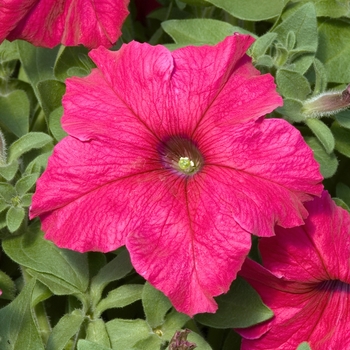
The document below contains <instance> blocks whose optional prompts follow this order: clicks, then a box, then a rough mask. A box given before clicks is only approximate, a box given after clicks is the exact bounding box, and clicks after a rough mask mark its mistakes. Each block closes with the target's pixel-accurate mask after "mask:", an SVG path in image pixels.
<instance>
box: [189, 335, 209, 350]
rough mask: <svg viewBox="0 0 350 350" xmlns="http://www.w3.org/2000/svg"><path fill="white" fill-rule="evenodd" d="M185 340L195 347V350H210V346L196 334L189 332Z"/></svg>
mask: <svg viewBox="0 0 350 350" xmlns="http://www.w3.org/2000/svg"><path fill="white" fill-rule="evenodd" d="M187 340H188V341H189V342H191V343H195V344H196V345H197V347H196V350H212V348H211V347H210V345H209V344H208V343H207V342H206V341H205V340H204V339H203V338H202V337H201V336H200V335H199V334H197V333H195V332H191V333H190V334H189V335H188V337H187Z"/></svg>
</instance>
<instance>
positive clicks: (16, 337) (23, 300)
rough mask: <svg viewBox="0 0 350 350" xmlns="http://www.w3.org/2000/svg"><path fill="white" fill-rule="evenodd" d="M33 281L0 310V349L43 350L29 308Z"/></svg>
mask: <svg viewBox="0 0 350 350" xmlns="http://www.w3.org/2000/svg"><path fill="white" fill-rule="evenodd" d="M34 285H35V279H33V280H32V281H31V282H29V283H28V284H26V285H25V287H24V288H23V290H22V291H21V293H20V294H19V295H18V296H17V298H16V299H15V300H14V301H12V302H11V303H10V304H9V305H7V306H5V307H4V308H2V309H1V310H0V320H1V327H0V349H1V350H14V349H35V350H44V346H43V344H42V342H41V338H40V336H39V333H38V330H37V328H36V326H35V323H34V319H33V315H32V311H31V308H30V305H31V299H32V293H33V288H34Z"/></svg>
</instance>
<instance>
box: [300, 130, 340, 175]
mask: <svg viewBox="0 0 350 350" xmlns="http://www.w3.org/2000/svg"><path fill="white" fill-rule="evenodd" d="M332 131H333V130H332ZM333 134H334V132H333ZM305 141H306V142H307V144H308V145H309V146H310V147H311V148H312V150H313V152H314V157H315V159H316V160H317V162H318V163H319V164H320V171H321V174H322V176H323V177H324V178H326V179H327V178H329V177H332V176H333V175H334V174H335V172H336V171H337V168H338V160H337V157H336V156H335V154H334V153H331V154H328V153H327V152H326V150H325V149H324V147H323V146H322V144H321V143H320V141H318V139H317V138H316V137H312V136H311V137H305Z"/></svg>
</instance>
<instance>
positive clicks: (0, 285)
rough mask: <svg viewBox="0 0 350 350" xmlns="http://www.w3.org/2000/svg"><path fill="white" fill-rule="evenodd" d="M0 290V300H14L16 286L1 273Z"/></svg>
mask: <svg viewBox="0 0 350 350" xmlns="http://www.w3.org/2000/svg"><path fill="white" fill-rule="evenodd" d="M0 290H1V291H2V294H1V296H0V298H1V299H8V300H13V299H14V298H15V293H16V285H15V283H14V282H13V281H12V279H11V278H10V277H9V276H7V275H6V273H5V272H3V271H0Z"/></svg>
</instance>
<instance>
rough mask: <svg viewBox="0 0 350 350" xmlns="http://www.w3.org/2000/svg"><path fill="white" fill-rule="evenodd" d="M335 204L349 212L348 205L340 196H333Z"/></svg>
mask: <svg viewBox="0 0 350 350" xmlns="http://www.w3.org/2000/svg"><path fill="white" fill-rule="evenodd" d="M333 200H334V202H335V204H336V205H338V206H339V207H341V208H343V209H345V210H347V211H348V212H349V213H350V207H349V206H348V205H347V204H346V203H345V202H344V201H343V200H342V199H340V198H333Z"/></svg>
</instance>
